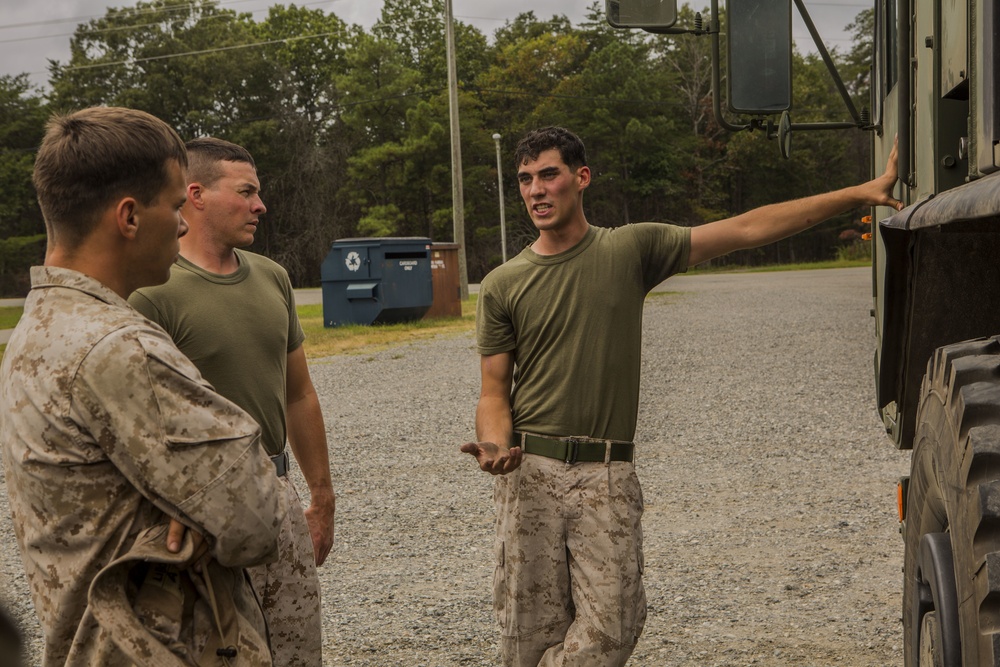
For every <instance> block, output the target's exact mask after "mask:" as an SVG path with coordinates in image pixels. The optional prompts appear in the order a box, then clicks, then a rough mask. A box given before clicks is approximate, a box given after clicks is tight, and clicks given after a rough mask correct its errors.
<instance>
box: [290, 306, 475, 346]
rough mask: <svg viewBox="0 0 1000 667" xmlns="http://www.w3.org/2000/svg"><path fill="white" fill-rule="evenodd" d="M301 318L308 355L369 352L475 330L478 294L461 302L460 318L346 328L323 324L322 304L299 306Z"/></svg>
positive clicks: (357, 325) (349, 326)
mask: <svg viewBox="0 0 1000 667" xmlns="http://www.w3.org/2000/svg"><path fill="white" fill-rule="evenodd" d="M296 310H298V313H299V321H300V322H301V323H302V329H303V331H305V333H306V342H305V343H304V345H303V347H304V348H305V352H306V357H307V358H309V359H317V358H320V357H331V356H335V355H338V354H367V353H369V352H376V351H378V350H384V349H387V348H390V347H393V346H394V345H400V344H403V343H409V342H411V341H415V340H426V339H428V338H434V337H435V336H440V335H456V334H461V333H465V332H467V331H472V330H473V329H474V328H475V326H476V295H475V294H472V295H470V296H469V299H468V300H467V301H465V302H463V303H462V316H461V317H442V318H435V319H431V320H417V321H415V322H404V323H402V324H378V325H372V326H362V325H359V324H352V325H348V326H343V327H333V328H329V329H328V328H326V327H324V326H323V306H322V305H319V304H316V305H311V306H298V307H297V308H296Z"/></svg>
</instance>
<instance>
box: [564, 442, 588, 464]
mask: <svg viewBox="0 0 1000 667" xmlns="http://www.w3.org/2000/svg"><path fill="white" fill-rule="evenodd" d="M564 442H565V443H566V456H565V458H563V463H569V464H570V465H572V464H574V463H576V459H577V457H578V456H579V455H580V443H582V442H583V439H582V438H566V440H565V441H564Z"/></svg>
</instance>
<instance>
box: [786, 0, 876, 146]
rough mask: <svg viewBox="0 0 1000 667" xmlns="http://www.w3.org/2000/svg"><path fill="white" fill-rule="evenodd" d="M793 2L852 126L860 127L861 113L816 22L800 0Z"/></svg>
mask: <svg viewBox="0 0 1000 667" xmlns="http://www.w3.org/2000/svg"><path fill="white" fill-rule="evenodd" d="M794 2H795V7H796V8H797V9H798V10H799V16H801V17H802V21H803V22H804V23H805V24H806V28H808V29H809V34H810V35H812V38H813V43H814V44H816V49H817V50H818V51H819V55H820V57H821V58H822V59H823V62H824V63H825V64H826V69H827V70H828V71H829V72H830V77H831V78H832V79H833V83H834V85H836V86H837V90H838V91H839V92H840V96H841V97H842V98H843V100H844V104H845V105H846V106H847V111H848V113H850V114H851V118H853V119H854V123H855V124H854V127H861V125H862V124H863V123H862V122H861V114H859V113H858V109H857V107H856V106H854V101H853V100H852V99H851V96H850V94H849V93H848V92H847V86H845V85H844V80H843V78H841V76H840V72H838V71H837V65H836V64H834V62H833V58H831V57H830V52H829V51H827V49H826V45H825V44H823V39H822V38H821V37H820V36H819V31H818V30H816V24H815V23H813V20H812V17H811V16H809V11H808V10H807V9H806V5H805V3H804V2H803V1H802V0H794ZM793 127H794V126H793ZM815 129H819V128H815ZM831 129H833V128H831Z"/></svg>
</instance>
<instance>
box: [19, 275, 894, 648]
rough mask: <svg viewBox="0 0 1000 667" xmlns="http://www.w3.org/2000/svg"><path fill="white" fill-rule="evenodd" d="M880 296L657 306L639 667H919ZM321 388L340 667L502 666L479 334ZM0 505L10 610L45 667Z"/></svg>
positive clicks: (760, 293) (712, 280)
mask: <svg viewBox="0 0 1000 667" xmlns="http://www.w3.org/2000/svg"><path fill="white" fill-rule="evenodd" d="M870 285H871V278H870V274H869V272H868V270H866V269H836V270H826V271H804V272H785V273H760V274H727V275H707V276H678V277H676V278H672V279H671V280H669V281H668V282H667V283H665V284H664V285H663V286H662V289H665V290H668V291H667V292H665V293H658V294H655V295H653V296H652V297H651V298H650V299H649V301H648V302H647V306H646V316H645V325H644V326H645V339H644V346H645V352H644V363H643V377H642V383H643V394H642V404H641V408H640V416H639V427H638V433H637V443H638V448H637V462H636V465H637V469H638V473H639V478H640V480H641V481H642V484H643V489H644V496H645V500H646V513H645V518H644V534H645V545H646V546H645V553H646V587H647V595H648V598H649V619H648V621H647V624H646V630H645V633H644V635H643V637H642V639H641V641H640V642H639V646H638V648H637V649H636V652H635V655H634V657H633V659H632V661H631V663H630V664H632V665H637V666H640V665H641V666H647V665H648V666H650V667H660V666H663V665H689V666H692V667H695V666H697V667H706V666H710V665H719V666H730V665H734V666H735V665H739V666H741V665H775V666H789V667H805V666H819V665H845V666H850V667H866V666H872V667H875V666H877V667H883V666H885V665H893V664H901V663H902V657H901V656H902V646H901V644H902V633H901V625H900V620H899V619H900V593H899V591H900V579H901V575H900V568H901V565H902V542H901V540H900V538H899V535H898V533H897V520H896V516H895V500H894V485H895V481H896V479H897V478H898V477H899V476H900V475H903V474H906V472H907V467H908V460H909V456H908V454H906V453H900V452H897V451H896V450H895V449H894V448H893V447H892V445H891V444H890V443H889V442H888V440H887V439H886V438H885V436H884V435H883V432H882V429H881V424H880V422H879V421H878V420H877V418H876V415H875V410H874V399H873V390H872V380H871V354H872V353H871V350H872V336H873V324H872V321H871V318H870V317H869V308H870V305H871V297H870V293H871V287H870ZM588 353H590V354H594V353H599V351H589V350H588V351H581V354H582V355H586V354H588ZM581 363H586V360H585V356H584V358H583V359H582V360H581ZM311 368H312V373H313V379H314V381H315V383H316V386H317V389H318V390H319V392H320V395H321V396H322V399H323V410H324V413H325V415H326V421H327V426H328V429H329V434H330V438H331V442H332V443H333V445H334V447H335V452H334V456H335V461H334V466H335V470H334V477H335V480H334V481H335V485H336V489H337V493H338V496H339V502H338V525H337V544H336V547H335V551H334V553H333V554H332V556H331V558H330V560H329V561H328V563H327V564H326V565H325V566H324V567H323V568H322V570H321V572H322V574H321V576H322V579H323V589H324V590H323V595H324V609H325V617H324V645H325V650H324V655H325V662H326V664H327V665H349V666H352V667H360V666H370V667H385V666H389V665H401V666H405V667H417V666H427V667H450V666H453V665H477V666H478V665H482V666H488V665H495V664H497V662H498V661H497V653H496V633H497V631H496V627H495V625H494V621H493V617H492V612H491V598H490V581H491V578H492V570H493V563H492V535H493V508H492V503H491V489H492V485H491V481H490V480H489V479H488V477H487V476H486V475H485V474H483V473H480V472H479V471H478V470H477V469H475V467H474V464H473V461H472V459H471V458H468V459H466V458H465V457H464V456H462V455H459V453H458V446H459V444H461V443H462V442H464V441H466V440H469V439H471V438H472V436H473V413H474V410H475V405H476V400H477V396H478V382H479V367H478V357H477V355H476V353H475V350H474V347H473V337H472V335H462V336H459V337H451V338H440V339H437V340H434V341H431V342H414V343H412V344H408V345H402V346H400V347H396V348H392V349H389V350H384V351H379V352H373V353H371V354H366V355H358V356H344V357H335V358H330V359H324V360H319V361H316V362H314V363H312V365H311ZM293 474H296V475H298V471H295V472H294V473H293ZM300 482H301V479H300ZM300 488H304V487H302V486H301V485H300ZM0 497H2V499H0V544H2V547H3V558H2V561H0V563H2V565H0V567H2V570H0V600H2V601H3V602H4V604H6V605H7V606H8V608H11V609H13V611H14V613H15V615H16V616H17V618H18V619H19V620H20V621H21V622H22V623H23V624H24V626H25V631H26V634H27V635H28V636H29V642H30V644H31V649H32V651H33V653H32V654H31V664H34V663H35V662H37V659H38V654H37V647H38V639H37V626H36V624H35V621H34V620H33V615H32V610H31V604H30V601H29V600H28V595H27V592H26V586H25V583H24V579H23V576H22V571H21V564H20V558H19V555H18V552H17V549H16V545H15V542H14V538H13V534H12V531H11V525H10V518H9V512H8V510H7V506H6V500H7V498H6V487H4V489H3V493H0Z"/></svg>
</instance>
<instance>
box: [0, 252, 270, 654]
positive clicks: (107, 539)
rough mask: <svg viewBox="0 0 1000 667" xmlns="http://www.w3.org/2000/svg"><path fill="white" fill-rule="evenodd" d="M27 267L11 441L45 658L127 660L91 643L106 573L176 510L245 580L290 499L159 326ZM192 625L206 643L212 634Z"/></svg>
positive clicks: (8, 464)
mask: <svg viewBox="0 0 1000 667" xmlns="http://www.w3.org/2000/svg"><path fill="white" fill-rule="evenodd" d="M31 271H32V273H31V279H32V290H31V293H30V294H29V295H28V298H27V300H26V302H25V308H24V315H23V316H22V318H21V320H20V322H19V323H18V325H17V328H16V330H15V331H14V333H13V334H12V336H11V339H10V341H9V343H8V346H7V350H6V353H5V355H4V358H3V363H2V365H0V447H2V450H3V462H4V469H5V473H6V477H7V488H8V493H9V494H10V506H11V514H12V517H13V523H14V527H15V532H16V535H17V539H18V542H19V544H20V548H21V554H22V558H23V560H24V567H25V571H26V573H27V578H28V582H29V584H30V587H31V593H32V597H33V600H34V604H35V610H36V613H37V614H38V617H39V620H40V622H41V625H42V629H43V631H44V633H45V656H44V664H45V665H61V664H87V663H88V662H90V659H91V658H92V657H93V656H94V655H95V651H96V653H99V654H101V655H103V658H102V660H104V661H106V662H105V664H117V663H119V662H122V663H124V662H128V661H127V660H125V659H124V656H122V655H118V654H116V653H115V652H114V651H113V650H111V652H110V653H108V650H109V649H108V648H107V647H106V646H105V647H98V648H95V643H98V642H101V641H104V642H107V641H109V640H108V637H107V636H106V635H108V634H109V633H107V632H103V631H101V630H100V629H99V624H98V621H97V620H96V619H95V618H94V615H93V613H92V611H91V609H90V608H89V607H88V597H87V591H88V587H89V586H90V584H91V582H92V581H93V580H94V578H95V576H96V575H97V574H98V572H99V571H101V570H102V569H103V568H105V567H106V566H108V565H109V564H110V563H111V562H112V561H114V560H115V559H117V558H120V557H122V556H123V555H124V554H127V553H128V552H129V550H130V549H131V548H132V545H133V544H134V543H135V542H136V538H137V537H138V536H139V535H140V534H141V533H143V532H144V531H147V530H148V529H150V528H152V527H153V526H156V525H158V524H163V523H165V522H166V521H167V520H169V518H170V517H175V518H178V519H180V520H181V521H183V522H184V523H185V524H187V525H188V526H190V527H193V528H195V529H197V530H198V531H200V532H201V533H202V534H203V535H205V536H206V538H207V539H208V541H209V544H210V545H211V553H212V556H214V559H215V560H216V561H217V562H218V564H219V565H220V566H222V567H223V568H230V569H233V571H234V575H236V576H234V578H236V579H239V580H240V582H242V583H239V584H238V585H239V586H245V585H246V583H245V580H243V578H242V572H240V571H239V568H242V567H244V566H248V565H253V564H258V563H261V562H267V561H269V560H272V559H273V558H275V557H276V555H277V538H278V529H279V526H280V525H281V521H282V519H283V517H284V514H285V511H286V509H287V507H286V503H285V501H284V500H283V495H282V493H281V491H280V489H279V486H278V484H279V482H278V479H277V478H276V477H275V474H274V466H273V465H272V464H271V462H270V461H269V460H268V459H267V457H266V455H265V454H264V453H263V450H262V449H261V447H260V444H259V433H260V432H259V428H258V427H257V424H256V423H255V422H254V421H253V420H252V419H251V418H250V417H249V415H247V414H246V413H245V412H244V411H243V410H241V409H240V408H239V407H237V406H236V405H235V404H234V403H231V402H230V401H228V400H227V399H225V398H223V397H222V396H220V395H218V394H216V393H215V392H214V391H213V390H212V388H211V386H210V385H208V383H206V382H205V381H204V379H202V377H201V375H200V373H199V372H198V370H197V369H196V368H195V366H194V365H193V364H192V363H191V362H190V361H189V360H188V359H187V358H186V357H185V356H184V355H183V354H181V353H180V351H179V350H178V349H177V348H176V346H175V345H174V344H173V342H172V341H171V340H170V338H169V336H167V334H166V333H165V332H164V331H163V330H162V329H160V328H159V327H158V326H156V325H154V324H152V323H151V322H149V321H148V320H147V319H145V318H144V317H142V315H140V314H139V313H137V312H136V311H135V310H134V309H132V307H131V306H129V305H128V303H127V302H126V301H125V300H123V299H121V298H120V297H119V296H118V295H117V294H115V293H114V292H113V291H111V290H110V289H108V288H107V287H105V286H104V285H102V284H101V283H99V282H98V281H96V280H94V279H91V278H89V277H87V276H85V275H83V274H80V273H77V272H75V271H71V270H68V269H60V268H53V267H35V268H33V269H32V270H31ZM248 490H253V491H254V492H252V493H248ZM242 597H244V598H245V597H247V596H242ZM249 597H250V598H252V594H251V595H250V596H249ZM256 613H257V614H259V609H258V610H256ZM184 631H185V632H187V633H188V635H187V636H188V644H189V645H201V646H204V643H205V641H206V640H205V638H204V637H198V636H197V635H198V633H199V632H202V633H203V632H206V631H208V630H206V629H205V628H203V627H202V628H195V629H194V630H191V629H190V628H187V629H184ZM192 632H193V633H194V636H192V634H191V633H192ZM116 641H117V638H116ZM87 656H90V658H88V657H87Z"/></svg>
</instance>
